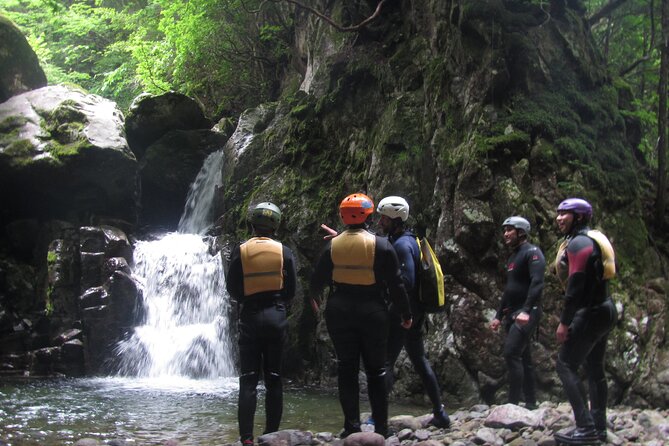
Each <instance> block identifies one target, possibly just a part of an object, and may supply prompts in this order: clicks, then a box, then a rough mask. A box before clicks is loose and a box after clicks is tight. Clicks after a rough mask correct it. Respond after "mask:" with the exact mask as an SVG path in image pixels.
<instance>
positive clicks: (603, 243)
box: [555, 229, 616, 288]
mask: <svg viewBox="0 0 669 446" xmlns="http://www.w3.org/2000/svg"><path fill="white" fill-rule="evenodd" d="M582 234H583V235H587V236H588V237H590V238H591V239H592V240H593V241H594V242H595V243H597V246H599V251H600V252H601V256H602V277H601V280H610V279H613V278H614V277H615V275H616V256H615V252H614V251H613V246H612V245H611V242H610V241H609V239H608V238H607V237H606V235H604V234H603V233H602V232H601V231H598V230H596V229H589V230H587V231H583V232H582ZM568 244H569V240H563V241H562V243H561V244H560V247H559V248H558V251H557V256H556V258H555V270H556V273H557V278H558V280H559V281H560V284H561V285H562V288H566V287H567V279H568V277H569V265H568V263H567V245H568Z"/></svg>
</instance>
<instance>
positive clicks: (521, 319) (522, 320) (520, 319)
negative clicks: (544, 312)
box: [516, 311, 530, 327]
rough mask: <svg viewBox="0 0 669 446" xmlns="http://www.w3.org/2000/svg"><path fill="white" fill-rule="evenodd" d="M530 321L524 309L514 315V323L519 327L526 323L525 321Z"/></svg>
mask: <svg viewBox="0 0 669 446" xmlns="http://www.w3.org/2000/svg"><path fill="white" fill-rule="evenodd" d="M529 321H530V315H529V314H527V313H525V312H524V311H521V312H520V313H518V316H516V324H518V325H519V326H520V327H522V326H523V325H527V323H528V322H529Z"/></svg>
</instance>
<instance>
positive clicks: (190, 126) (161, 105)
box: [125, 91, 213, 159]
mask: <svg viewBox="0 0 669 446" xmlns="http://www.w3.org/2000/svg"><path fill="white" fill-rule="evenodd" d="M212 125H213V124H212V122H211V121H210V120H209V119H207V118H206V117H205V116H204V112H203V111H202V108H201V107H200V106H199V105H198V104H197V102H195V101H194V100H193V99H192V98H189V97H188V96H185V95H183V94H181V93H176V92H174V91H170V92H167V93H163V94H160V95H151V94H148V93H145V94H142V95H140V96H138V97H137V98H135V100H134V101H133V102H132V104H131V105H130V109H129V110H128V116H127V117H126V121H125V128H126V132H127V135H128V144H130V148H131V149H132V151H133V152H134V153H135V155H137V158H139V159H142V157H143V156H144V152H145V151H146V149H147V148H148V147H149V146H150V145H151V144H152V143H154V142H156V141H157V140H158V139H160V137H161V136H163V135H164V134H165V133H167V132H169V131H170V130H198V129H210V128H211V127H212Z"/></svg>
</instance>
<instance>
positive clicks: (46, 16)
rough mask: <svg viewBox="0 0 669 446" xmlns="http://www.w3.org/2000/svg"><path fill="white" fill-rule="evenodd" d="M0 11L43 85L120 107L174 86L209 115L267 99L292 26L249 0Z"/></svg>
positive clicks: (17, 5)
mask: <svg viewBox="0 0 669 446" xmlns="http://www.w3.org/2000/svg"><path fill="white" fill-rule="evenodd" d="M261 6H262V9H258V8H259V7H261ZM254 8H255V9H254ZM0 14H3V15H6V16H7V17H8V18H10V19H11V20H13V21H14V22H15V23H16V24H17V25H18V26H19V27H20V28H21V29H22V30H23V31H24V32H25V33H26V35H27V38H28V41H29V43H30V44H31V46H32V47H33V49H34V50H35V52H36V54H37V56H38V58H39V60H40V63H41V65H42V67H43V69H44V71H45V73H46V75H47V79H48V81H49V83H50V84H56V83H63V82H67V83H73V84H78V85H80V86H81V87H83V88H84V89H86V90H87V91H90V92H91V93H95V94H99V95H101V96H104V97H107V98H109V99H111V100H114V101H115V102H117V103H118V104H119V106H120V107H121V108H122V109H124V110H125V109H127V108H128V106H129V105H130V103H131V101H132V100H133V99H134V98H135V97H136V96H137V95H138V94H139V93H141V92H143V91H146V92H150V93H162V92H165V91H169V90H175V91H179V92H182V93H184V94H186V95H189V96H191V97H195V98H196V99H198V100H199V101H200V103H202V104H203V105H204V106H205V108H206V109H207V111H209V112H210V114H213V115H217V116H216V117H218V116H219V115H224V114H228V115H236V114H238V113H239V112H240V111H241V110H243V109H245V108H248V107H251V106H254V105H256V104H258V103H260V102H264V101H266V100H268V99H272V98H274V97H276V95H277V94H278V83H277V80H276V79H278V77H279V76H278V73H280V72H281V71H282V70H283V67H284V66H285V64H286V63H287V59H288V53H289V50H288V48H289V43H290V36H291V34H292V33H291V29H290V27H291V26H292V25H291V22H290V21H289V20H287V19H286V17H283V15H284V14H282V13H281V11H280V10H279V9H278V6H277V5H275V4H274V3H271V2H262V1H259V0H245V1H242V0H223V1H219V0H174V1H172V0H142V1H138V2H126V1H121V0H96V1H90V0H72V1H70V2H67V3H61V2H57V1H53V0H5V1H4V2H3V4H2V5H1V6H0Z"/></svg>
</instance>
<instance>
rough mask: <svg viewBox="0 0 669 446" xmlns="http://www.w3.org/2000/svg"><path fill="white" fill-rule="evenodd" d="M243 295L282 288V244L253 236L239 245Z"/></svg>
mask: <svg viewBox="0 0 669 446" xmlns="http://www.w3.org/2000/svg"><path fill="white" fill-rule="evenodd" d="M239 248H240V251H241V258H242V271H243V272H244V296H250V295H251V294H256V293H260V292H262V291H279V290H281V289H282V288H283V246H282V245H281V243H279V242H277V241H275V240H272V239H271V238H267V237H253V238H251V239H249V240H248V241H247V242H245V243H243V244H242V245H241V246H240V247H239Z"/></svg>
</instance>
